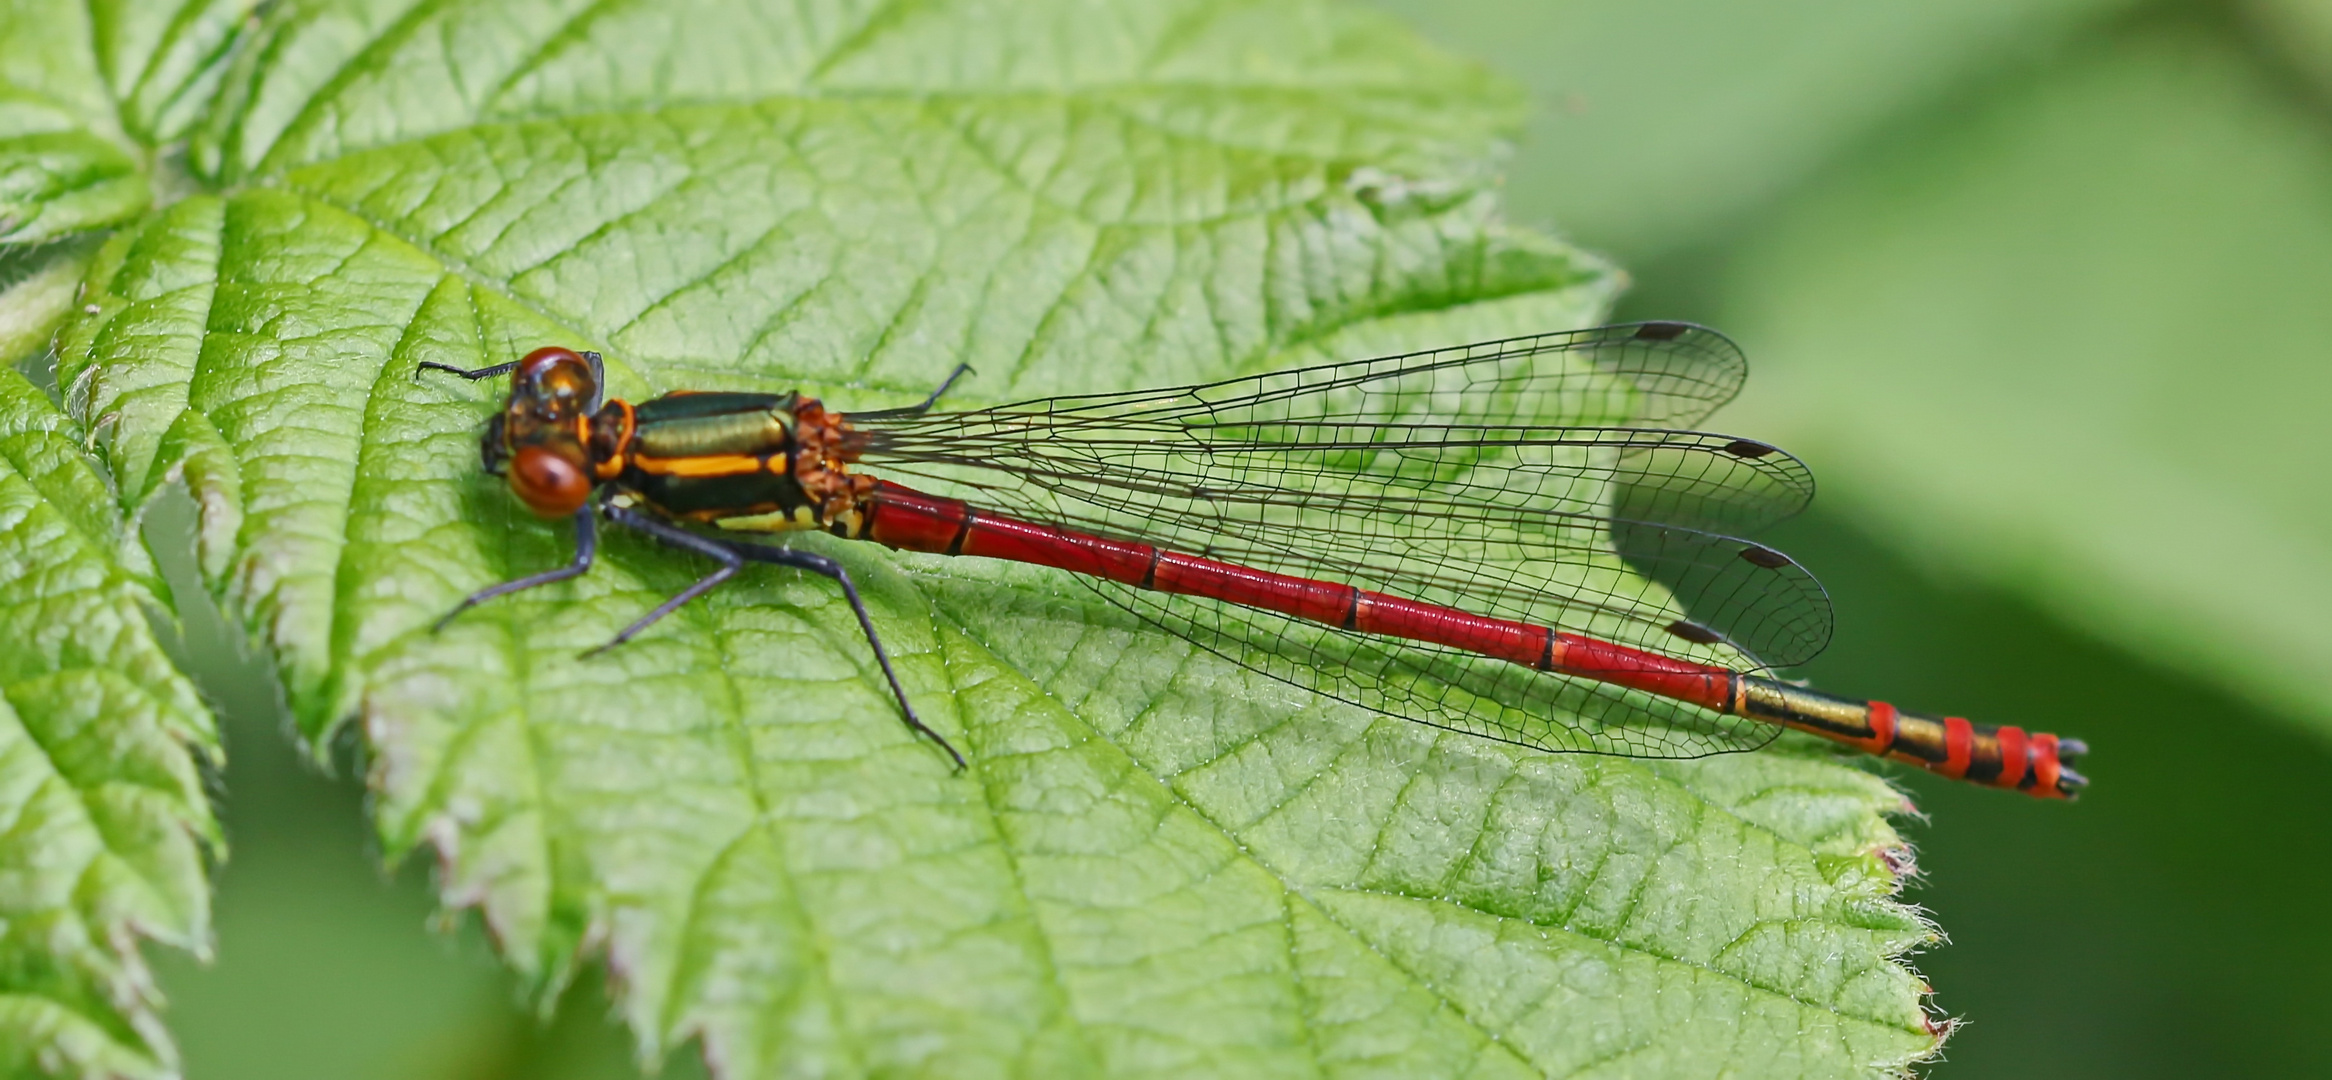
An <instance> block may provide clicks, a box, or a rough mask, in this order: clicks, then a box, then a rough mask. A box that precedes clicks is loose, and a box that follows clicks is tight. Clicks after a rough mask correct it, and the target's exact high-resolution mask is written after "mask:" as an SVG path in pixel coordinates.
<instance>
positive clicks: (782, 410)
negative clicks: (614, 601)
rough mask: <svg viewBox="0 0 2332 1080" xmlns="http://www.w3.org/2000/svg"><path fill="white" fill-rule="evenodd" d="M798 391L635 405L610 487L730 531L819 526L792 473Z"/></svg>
mask: <svg viewBox="0 0 2332 1080" xmlns="http://www.w3.org/2000/svg"><path fill="white" fill-rule="evenodd" d="M799 400H800V398H799V395H795V394H783V395H780V394H742V393H684V394H672V395H668V396H665V397H660V398H657V399H655V400H653V401H644V402H641V403H640V404H639V405H637V406H634V407H633V424H634V426H633V431H632V437H631V439H630V441H629V444H628V445H627V446H625V447H624V450H623V471H622V472H621V473H619V474H618V475H617V476H616V478H615V486H616V487H617V488H618V489H620V490H621V491H623V492H624V493H627V494H629V495H631V496H633V497H635V498H636V499H637V500H638V501H640V502H644V503H647V504H648V505H650V506H652V507H654V508H655V509H657V510H660V511H662V512H663V513H664V514H666V515H668V516H670V517H674V518H679V519H682V520H688V521H699V522H704V523H707V524H714V525H718V526H720V527H722V528H727V529H742V530H747V531H778V530H784V529H801V528H816V527H818V526H819V525H820V524H822V522H821V521H820V520H819V515H818V512H817V505H818V500H814V499H812V498H810V496H809V495H808V493H806V492H805V491H803V490H802V486H801V484H800V482H799V481H798V480H796V478H795V477H794V474H793V454H794V450H795V445H796V444H795V439H794V427H795V422H796V417H795V407H796V405H797V404H798V402H799Z"/></svg>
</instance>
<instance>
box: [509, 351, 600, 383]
mask: <svg viewBox="0 0 2332 1080" xmlns="http://www.w3.org/2000/svg"><path fill="white" fill-rule="evenodd" d="M563 364H573V365H575V366H576V367H579V368H580V367H585V365H584V363H583V357H581V356H580V355H577V354H576V352H575V350H573V349H562V348H560V347H558V346H556V345H545V346H543V347H542V348H539V349H536V350H535V351H533V352H530V353H528V354H526V359H524V360H520V361H519V362H518V377H519V378H522V379H539V378H542V377H543V375H544V374H545V373H547V372H549V371H550V370H551V369H552V368H555V367H559V366H560V365H563Z"/></svg>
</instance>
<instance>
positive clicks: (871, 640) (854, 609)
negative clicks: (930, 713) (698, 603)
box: [592, 506, 964, 769]
mask: <svg viewBox="0 0 2332 1080" xmlns="http://www.w3.org/2000/svg"><path fill="white" fill-rule="evenodd" d="M607 517H608V520H610V521H613V522H615V523H616V524H618V525H622V526H624V527H626V528H631V529H638V530H639V531H641V532H644V533H647V534H648V535H649V536H652V537H655V538H656V539H658V540H661V541H663V542H664V543H667V544H670V545H672V546H673V547H677V548H685V549H687V550H689V551H694V552H696V553H698V554H701V555H704V556H706V557H708V558H711V559H715V560H718V561H719V562H720V563H721V564H722V565H721V568H720V569H718V570H715V571H713V572H712V573H710V574H707V575H706V576H705V577H704V578H703V579H702V580H700V581H698V582H697V583H696V584H694V585H691V586H689V587H688V588H687V589H685V590H683V591H682V592H681V593H680V594H679V595H677V596H674V597H673V598H672V599H670V600H666V601H664V602H663V603H662V604H659V605H657V607H656V610H654V611H651V612H649V613H647V614H646V615H643V616H641V617H640V619H639V620H638V621H637V622H634V623H632V624H631V625H630V626H627V627H625V628H624V631H623V633H620V634H617V635H616V636H615V640H613V641H610V642H608V643H607V644H605V645H602V646H600V647H599V649H594V650H592V652H598V651H600V649H611V648H614V647H615V646H617V645H621V644H623V643H624V642H625V641H627V640H630V638H631V636H632V635H634V634H637V633H639V632H640V631H641V630H644V629H646V628H647V627H648V625H649V624H651V623H653V622H655V621H656V620H658V619H661V618H663V617H664V616H666V615H669V614H671V613H672V610H673V609H674V608H677V607H679V606H680V605H682V604H685V603H687V602H689V601H691V600H694V599H696V598H697V597H699V596H703V595H704V594H705V593H706V592H709V591H711V589H712V588H713V587H714V586H716V585H719V584H720V583H721V582H724V581H727V580H729V578H730V577H731V576H732V575H734V574H736V572H737V569H738V568H739V567H741V566H743V565H744V561H745V560H747V559H750V560H752V561H754V562H762V563H770V564H772V565H775V566H790V567H793V568H795V569H797V570H808V571H810V572H811V573H815V574H823V575H825V576H827V577H830V578H833V579H834V581H835V583H837V584H839V585H841V586H842V598H843V599H844V600H846V601H849V603H850V612H851V614H853V615H856V616H858V628H859V630H861V631H863V632H864V633H865V634H866V643H867V645H868V646H869V647H870V648H872V649H873V650H874V656H875V664H876V666H878V667H880V668H882V669H883V679H884V680H885V681H887V682H889V683H890V684H891V696H892V697H894V698H897V699H898V701H899V714H900V715H901V716H902V717H903V718H904V719H905V720H906V721H907V726H908V727H910V728H913V729H914V730H915V731H916V732H918V733H920V734H922V735H923V736H924V737H925V738H928V739H930V740H931V741H932V742H935V743H938V744H939V748H940V749H942V750H945V751H947V756H949V757H951V758H954V759H955V767H956V768H958V769H961V768H963V767H964V756H963V754H961V753H959V752H957V750H956V748H955V746H954V745H953V744H951V743H949V742H948V741H947V739H946V738H945V737H943V736H941V735H940V733H938V732H936V731H933V730H931V728H930V726H929V725H926V724H925V723H924V722H923V718H922V717H920V716H917V715H915V706H914V705H912V704H909V703H908V701H907V689H906V687H904V686H901V685H899V673H898V672H897V671H894V670H892V668H891V654H890V651H889V650H887V649H885V648H883V639H882V637H881V636H880V635H878V634H876V633H875V628H874V619H873V618H872V617H870V616H868V615H867V612H866V602H865V601H863V600H861V599H859V596H858V585H857V584H856V583H855V582H852V581H851V580H850V573H849V571H846V570H844V569H843V568H842V564H841V563H838V562H835V561H834V560H832V559H829V558H827V557H826V556H824V555H819V554H816V553H814V552H808V551H795V550H793V549H792V548H782V547H771V546H769V545H766V544H748V543H744V542H742V541H734V540H730V541H723V540H715V539H712V538H710V537H705V536H698V535H697V534H695V533H692V532H689V531H688V530H686V529H683V528H680V527H679V526H677V525H673V524H670V523H668V522H664V521H660V520H658V519H656V518H653V517H649V516H648V515H646V514H642V513H639V512H638V511H635V510H627V509H625V508H623V507H620V506H610V507H608V508H607Z"/></svg>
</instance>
